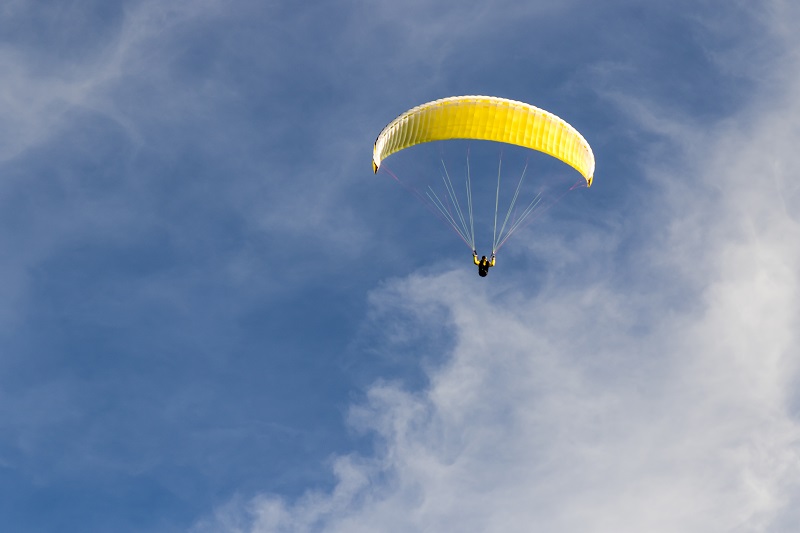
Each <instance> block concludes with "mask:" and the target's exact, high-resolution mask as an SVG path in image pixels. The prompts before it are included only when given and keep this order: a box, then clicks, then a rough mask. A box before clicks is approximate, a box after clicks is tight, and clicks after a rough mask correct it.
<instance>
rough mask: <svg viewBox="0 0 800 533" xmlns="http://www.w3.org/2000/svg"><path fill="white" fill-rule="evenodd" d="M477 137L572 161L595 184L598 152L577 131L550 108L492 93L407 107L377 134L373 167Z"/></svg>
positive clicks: (570, 163)
mask: <svg viewBox="0 0 800 533" xmlns="http://www.w3.org/2000/svg"><path fill="white" fill-rule="evenodd" d="M447 139H476V140H484V141H496V142H502V143H507V144H513V145H517V146H522V147H525V148H530V149H532V150H538V151H540V152H544V153H546V154H548V155H551V156H553V157H555V158H557V159H560V160H561V161H563V162H564V163H566V164H568V165H570V166H571V167H573V168H574V169H576V170H577V171H578V172H580V173H581V175H582V176H583V177H584V178H585V179H586V184H587V186H591V185H592V179H593V177H594V165H595V163H594V154H592V149H591V147H590V146H589V143H587V142H586V139H584V138H583V136H582V135H581V134H580V133H578V130H576V129H575V128H573V127H572V126H570V125H569V124H567V123H566V122H565V121H564V120H562V119H560V118H559V117H557V116H555V115H554V114H552V113H549V112H547V111H544V110H543V109H539V108H538V107H534V106H532V105H530V104H526V103H524V102H517V101H515V100H508V99H505V98H497V97H494V96H453V97H450V98H442V99H441V100H434V101H433V102H428V103H427V104H422V105H420V106H417V107H415V108H413V109H410V110H409V111H406V112H405V113H403V114H402V115H400V116H399V117H397V118H396V119H394V120H393V121H392V122H390V123H389V125H388V126H386V127H385V128H384V129H383V131H382V132H381V133H380V135H378V138H377V140H376V141H375V146H374V148H373V152H372V169H373V171H375V172H378V168H380V165H381V162H382V161H383V160H384V159H386V158H387V157H389V156H390V155H392V154H394V153H396V152H399V151H400V150H403V149H404V148H408V147H410V146H414V145H417V144H422V143H426V142H431V141H443V140H447Z"/></svg>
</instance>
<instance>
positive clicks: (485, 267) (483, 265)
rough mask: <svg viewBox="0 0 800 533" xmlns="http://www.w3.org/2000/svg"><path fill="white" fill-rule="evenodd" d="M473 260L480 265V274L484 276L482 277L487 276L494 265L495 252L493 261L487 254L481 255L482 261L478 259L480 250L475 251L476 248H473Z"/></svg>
mask: <svg viewBox="0 0 800 533" xmlns="http://www.w3.org/2000/svg"><path fill="white" fill-rule="evenodd" d="M472 261H473V262H474V263H475V264H476V265H478V275H479V276H480V277H482V278H485V277H486V274H488V273H489V269H490V268H491V267H493V266H494V252H492V259H491V261H490V260H488V259H486V256H485V255H483V256H481V258H480V261H479V260H478V252H477V251H475V250H472Z"/></svg>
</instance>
